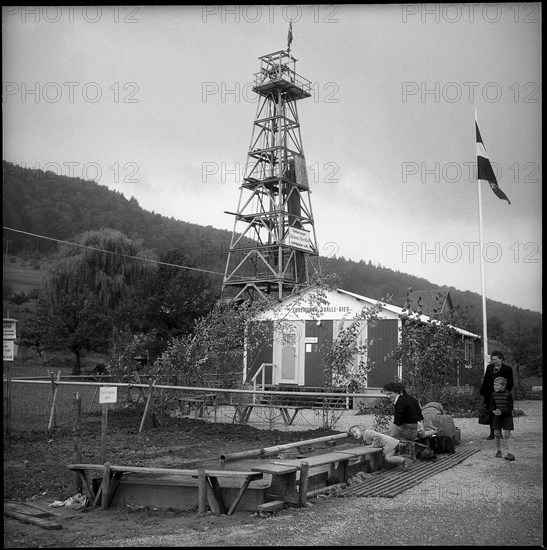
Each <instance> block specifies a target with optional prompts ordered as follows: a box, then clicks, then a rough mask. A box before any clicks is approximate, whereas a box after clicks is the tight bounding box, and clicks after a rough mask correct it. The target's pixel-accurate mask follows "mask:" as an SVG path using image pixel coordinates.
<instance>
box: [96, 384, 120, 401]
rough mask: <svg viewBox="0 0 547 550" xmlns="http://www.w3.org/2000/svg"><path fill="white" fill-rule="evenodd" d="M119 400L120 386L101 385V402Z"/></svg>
mask: <svg viewBox="0 0 547 550" xmlns="http://www.w3.org/2000/svg"><path fill="white" fill-rule="evenodd" d="M117 400H118V388H117V387H116V386H114V387H111V386H101V389H100V390H99V403H116V401H117Z"/></svg>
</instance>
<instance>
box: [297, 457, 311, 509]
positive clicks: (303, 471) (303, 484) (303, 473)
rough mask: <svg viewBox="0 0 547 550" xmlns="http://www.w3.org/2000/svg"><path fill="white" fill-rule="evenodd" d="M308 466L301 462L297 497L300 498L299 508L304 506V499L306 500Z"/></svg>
mask: <svg viewBox="0 0 547 550" xmlns="http://www.w3.org/2000/svg"><path fill="white" fill-rule="evenodd" d="M309 469H310V467H309V465H308V463H307V462H302V464H301V465H300V488H299V491H300V493H299V496H300V503H299V504H300V506H305V505H306V499H307V498H308V472H309Z"/></svg>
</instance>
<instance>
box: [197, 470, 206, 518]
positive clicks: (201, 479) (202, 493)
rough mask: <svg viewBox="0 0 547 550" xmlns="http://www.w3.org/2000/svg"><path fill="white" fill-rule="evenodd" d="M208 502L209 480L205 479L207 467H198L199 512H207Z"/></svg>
mask: <svg viewBox="0 0 547 550" xmlns="http://www.w3.org/2000/svg"><path fill="white" fill-rule="evenodd" d="M206 504H207V480H206V479H205V469H204V468H203V466H200V467H199V468H198V505H199V509H198V514H204V513H205V506H206Z"/></svg>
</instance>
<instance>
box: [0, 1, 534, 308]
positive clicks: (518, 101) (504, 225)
mask: <svg viewBox="0 0 547 550" xmlns="http://www.w3.org/2000/svg"><path fill="white" fill-rule="evenodd" d="M540 18H541V14H540V5H539V4H533V3H525V4H524V3H523V4H515V3H511V4H465V5H464V4H446V5H444V4H393V5H378V6H374V5H370V6H369V5H348V6H344V5H325V4H319V5H302V6H283V5H273V6H267V5H264V6H220V7H215V6H196V7H174V6H170V7H143V6H135V7H128V6H125V7H119V8H117V7H102V8H97V7H88V8H85V7H81V6H76V7H69V6H62V7H41V8H35V7H34V8H31V7H12V8H9V7H8V8H5V7H3V8H2V21H3V24H2V31H3V32H2V47H3V75H2V81H3V116H4V128H3V138H4V151H3V158H4V160H7V161H9V162H15V163H17V164H24V165H25V166H27V167H32V168H34V167H36V168H41V169H46V170H48V169H49V170H52V171H54V172H57V173H62V174H64V175H68V176H76V177H82V178H84V179H94V180H95V181H98V183H100V184H103V185H107V186H108V187H109V188H111V189H116V190H118V191H121V192H123V194H124V195H125V196H126V197H127V198H130V197H131V196H133V197H135V198H136V199H137V200H138V202H139V204H140V205H141V206H142V207H143V208H145V209H146V210H150V211H155V212H156V213H160V214H162V215H165V216H169V217H171V216H172V217H174V218H175V219H178V220H184V221H188V222H193V223H197V224H200V225H211V226H213V227H216V228H221V229H229V230H231V229H232V228H233V217H232V216H230V215H228V214H225V213H224V211H225V210H228V211H232V212H233V211H234V210H235V209H236V207H237V203H238V199H239V186H240V184H241V182H242V172H243V167H244V165H245V163H246V161H247V152H248V147H249V142H250V139H251V132H252V127H253V121H254V117H255V110H256V105H257V101H256V96H255V95H254V94H253V92H252V90H251V87H252V82H253V78H254V77H253V75H254V73H256V72H257V71H258V70H259V60H258V57H259V56H261V55H265V54H267V53H271V52H275V51H278V50H281V49H284V48H286V47H287V31H288V25H289V21H293V37H294V39H293V42H292V50H291V53H292V54H293V55H294V56H295V57H296V58H297V59H298V62H297V65H296V69H297V72H298V73H300V74H301V75H302V76H304V77H306V78H307V79H309V80H310V81H311V82H312V83H313V96H312V97H311V98H309V99H305V100H302V101H300V102H299V103H298V109H299V116H300V123H301V133H302V140H303V145H304V151H305V154H306V161H307V165H308V176H309V180H310V186H311V189H312V196H311V199H312V208H313V214H314V218H315V227H316V233H317V238H318V241H319V248H320V251H321V254H322V255H323V256H333V255H336V256H338V257H341V256H343V257H344V258H346V259H351V260H356V261H359V260H361V259H363V260H365V261H368V260H371V261H372V262H373V263H374V264H375V265H376V264H381V265H382V266H385V267H389V268H392V269H396V270H400V271H402V272H405V273H409V274H412V275H417V276H420V277H425V278H426V279H428V280H430V281H431V282H432V283H435V284H446V285H451V286H454V287H456V288H458V289H460V290H471V291H474V292H478V293H480V292H481V277H480V261H479V252H480V251H479V208H478V189H477V183H476V180H475V163H476V147H475V133H474V111H475V109H476V110H477V114H478V123H479V128H480V131H481V134H482V138H483V141H484V144H485V147H486V150H487V153H488V155H489V157H490V160H491V161H492V163H493V165H494V169H495V171H496V173H497V175H498V182H499V185H500V187H501V189H502V190H503V191H504V192H505V193H506V195H507V196H508V197H509V199H510V200H511V204H510V205H509V204H508V203H507V202H505V201H502V200H500V199H499V198H497V197H496V196H495V195H494V193H493V192H492V191H491V190H490V188H489V187H488V186H487V185H486V184H485V186H484V187H483V188H482V212H483V231H484V236H483V244H484V247H483V251H482V252H483V257H484V258H485V261H484V267H485V288H486V295H487V297H489V298H492V299H495V300H499V301H501V302H504V303H507V304H512V305H516V306H519V307H523V308H528V309H532V310H535V311H541V270H542V252H543V249H542V240H541V198H542V197H541V179H542V171H541V153H540V151H541V92H540V86H541V72H540V47H541V35H540V24H539V22H540ZM375 298H380V297H375Z"/></svg>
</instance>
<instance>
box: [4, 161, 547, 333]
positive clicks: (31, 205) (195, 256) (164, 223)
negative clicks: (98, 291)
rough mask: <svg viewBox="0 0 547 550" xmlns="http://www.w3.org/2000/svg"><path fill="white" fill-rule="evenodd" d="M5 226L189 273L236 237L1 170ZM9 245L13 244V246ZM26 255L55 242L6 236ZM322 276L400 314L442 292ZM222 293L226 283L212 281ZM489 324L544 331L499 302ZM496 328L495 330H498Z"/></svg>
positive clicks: (339, 261) (348, 274)
mask: <svg viewBox="0 0 547 550" xmlns="http://www.w3.org/2000/svg"><path fill="white" fill-rule="evenodd" d="M3 178H4V196H3V200H4V204H3V214H4V226H5V227H8V228H13V229H18V230H21V231H25V232H27V233H33V234H36V235H41V236H46V237H51V238H53V239H60V240H68V239H71V238H72V237H74V236H75V235H77V234H79V233H82V232H84V231H87V230H90V229H100V228H106V227H109V228H114V229H118V230H120V231H122V232H123V233H124V234H126V235H127V236H128V237H129V238H131V239H142V242H143V245H144V247H145V248H148V249H152V250H154V251H156V252H157V253H158V255H161V253H163V252H166V251H167V250H172V249H179V250H181V251H182V252H183V253H184V255H185V256H186V257H188V258H189V259H190V261H191V265H193V266H195V267H199V268H203V269H207V270H211V271H216V272H220V273H223V272H224V267H225V262H226V257H227V251H228V247H229V244H230V237H231V234H230V232H229V231H226V230H222V229H215V228H213V227H211V226H207V227H203V226H200V225H196V224H192V223H188V222H185V221H180V220H175V219H174V218H168V217H165V216H162V215H160V214H156V213H154V212H149V211H147V210H144V209H143V208H141V207H140V206H139V204H138V202H137V201H136V200H135V199H134V198H133V197H130V198H129V199H127V198H126V197H124V195H123V194H121V193H119V192H116V191H112V190H110V189H108V188H107V187H106V186H104V185H99V184H97V183H95V182H93V181H86V180H82V179H78V178H69V177H66V176H59V175H57V174H55V173H53V172H43V171H42V170H33V169H28V168H22V167H20V166H17V165H15V164H13V163H9V162H6V161H4V162H3ZM7 241H9V242H7ZM6 245H9V250H10V253H12V254H16V253H18V252H20V251H22V250H25V251H34V252H36V253H38V254H40V255H48V254H49V253H51V252H52V251H53V250H55V248H56V246H57V245H56V243H55V242H54V241H51V240H47V239H43V238H38V237H33V236H29V235H24V234H21V233H16V232H14V231H8V230H5V231H4V251H5V250H6ZM321 265H322V270H323V272H324V273H338V275H339V277H340V283H341V287H342V288H344V289H345V290H348V291H351V292H356V293H358V294H363V295H365V296H368V297H371V298H385V297H386V296H388V295H391V296H392V299H391V303H393V304H395V305H398V306H402V305H403V304H404V302H405V298H406V293H407V289H408V288H409V287H411V288H412V289H413V290H430V289H438V288H440V287H439V286H438V285H434V284H432V283H430V282H429V281H427V280H426V279H423V278H419V277H414V276H412V275H409V274H406V273H401V272H399V271H394V270H391V269H388V268H384V267H380V266H374V265H373V264H372V263H371V262H370V261H369V262H366V261H364V260H362V261H360V262H355V261H351V260H345V259H343V258H322V262H321ZM213 278H214V279H215V281H216V284H218V285H219V286H220V284H221V282H222V277H221V276H216V277H213ZM450 293H451V296H452V301H453V302H454V304H455V305H461V306H470V307H471V313H470V322H471V324H470V326H469V328H470V329H471V330H474V331H475V332H477V333H478V334H482V332H481V330H482V329H481V328H480V327H481V322H480V319H481V297H480V295H479V294H477V293H474V292H469V291H462V290H458V289H455V288H453V287H451V288H450ZM488 315H489V318H490V317H493V318H497V320H498V321H499V322H500V323H501V324H502V326H503V327H505V328H507V327H509V326H510V325H511V324H512V323H513V321H514V319H515V318H517V317H518V318H519V319H520V320H521V322H522V323H523V324H525V325H527V326H534V327H538V326H540V324H541V315H540V314H539V313H537V312H532V311H530V310H524V309H520V308H517V307H514V306H510V305H506V304H502V303H500V302H495V301H490V300H489V301H488ZM498 321H496V324H497V323H498Z"/></svg>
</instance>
